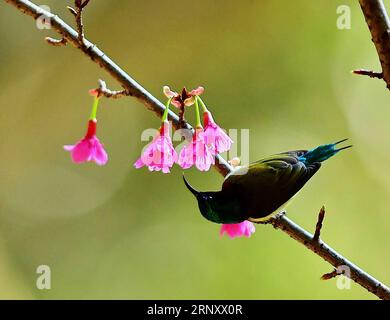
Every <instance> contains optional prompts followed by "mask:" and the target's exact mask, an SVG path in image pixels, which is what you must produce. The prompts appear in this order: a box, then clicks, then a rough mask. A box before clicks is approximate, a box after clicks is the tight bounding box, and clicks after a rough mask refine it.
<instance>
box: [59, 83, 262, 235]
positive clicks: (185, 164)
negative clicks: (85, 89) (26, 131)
mask: <svg viewBox="0 0 390 320" xmlns="http://www.w3.org/2000/svg"><path fill="white" fill-rule="evenodd" d="M89 92H90V94H91V95H92V96H93V97H94V102H93V106H92V111H91V115H90V117H89V120H88V129H87V132H86V134H85V136H84V138H82V139H81V140H80V141H79V142H77V143H76V144H74V145H65V146H64V149H65V150H66V151H69V152H70V154H71V158H72V160H73V162H74V163H83V162H90V161H93V162H95V163H96V164H98V165H99V166H102V165H105V164H106V163H107V161H108V155H107V152H106V151H105V149H104V146H103V144H102V143H101V142H100V140H99V139H98V138H97V136H96V127H97V110H98V105H99V99H100V96H101V94H100V92H99V90H97V89H94V90H90V91H89ZM163 92H164V94H165V96H166V97H167V98H168V101H167V103H166V108H165V111H164V113H163V115H162V118H161V126H160V128H159V130H158V133H157V134H156V136H155V137H154V138H153V140H152V142H151V143H150V144H149V145H148V146H147V147H146V148H145V149H144V150H143V152H142V154H141V156H140V157H139V159H138V160H137V161H135V163H134V167H135V168H137V169H139V168H142V167H144V166H146V167H148V169H149V170H150V171H161V172H163V173H169V172H170V169H171V168H172V167H173V165H174V164H175V163H177V164H178V165H179V166H180V167H181V168H183V169H189V168H191V167H193V166H195V167H196V168H197V169H198V170H200V171H208V170H209V169H210V167H211V165H214V164H215V156H216V155H218V154H220V153H223V152H226V151H228V150H230V148H231V145H232V143H233V141H232V139H231V138H230V137H229V136H228V135H227V134H226V132H225V131H224V130H223V129H221V128H220V127H219V126H218V125H217V124H216V122H215V121H214V119H213V116H212V114H211V112H210V111H209V110H208V108H207V107H206V105H205V103H204V102H203V100H202V99H201V97H200V95H201V94H202V93H203V92H204V88H203V87H198V88H196V89H194V90H191V91H187V89H186V88H184V89H183V90H182V92H181V93H177V92H175V91H172V90H171V89H170V88H169V87H168V86H165V87H164V88H163ZM171 105H173V106H174V107H176V108H178V109H179V115H180V120H181V121H182V122H184V114H185V111H186V108H187V107H191V106H193V107H194V108H195V115H196V125H195V129H194V132H193V134H192V135H190V136H192V138H191V139H189V141H186V144H185V145H184V147H183V148H182V149H181V150H180V152H179V153H177V152H176V150H175V148H174V147H173V143H172V139H171V134H170V133H171V130H172V124H171V122H169V121H168V114H169V109H170V106H171ZM200 108H202V111H203V125H202V122H201V116H200ZM254 231H255V228H254V225H253V224H252V223H251V222H249V221H244V222H242V223H238V224H223V225H222V227H221V231H220V234H221V235H223V234H225V233H226V234H227V235H228V236H230V237H231V238H234V237H241V236H246V237H249V236H250V235H251V234H252V233H253V232H254Z"/></svg>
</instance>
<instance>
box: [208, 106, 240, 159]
mask: <svg viewBox="0 0 390 320" xmlns="http://www.w3.org/2000/svg"><path fill="white" fill-rule="evenodd" d="M203 124H204V133H205V137H206V143H207V145H208V146H209V147H211V148H212V149H213V150H214V151H215V154H218V153H222V152H225V151H228V150H230V148H231V146H232V143H233V140H232V139H231V138H230V137H229V136H228V135H227V134H226V133H225V131H224V130H223V129H221V128H220V127H219V126H218V125H217V124H216V123H215V121H214V119H213V116H212V115H211V112H210V111H208V110H207V111H204V112H203Z"/></svg>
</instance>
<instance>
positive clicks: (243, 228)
mask: <svg viewBox="0 0 390 320" xmlns="http://www.w3.org/2000/svg"><path fill="white" fill-rule="evenodd" d="M255 230H256V229H255V225H254V224H253V223H252V222H250V221H243V222H240V223H233V224H223V225H222V227H221V231H220V235H221V236H222V235H224V234H225V233H226V234H227V235H228V236H229V237H230V238H232V239H233V238H236V237H243V236H245V237H247V238H249V237H250V236H251V234H252V233H254V232H255Z"/></svg>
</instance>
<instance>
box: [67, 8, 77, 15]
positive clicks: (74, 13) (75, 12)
mask: <svg viewBox="0 0 390 320" xmlns="http://www.w3.org/2000/svg"><path fill="white" fill-rule="evenodd" d="M66 8H67V9H68V10H69V12H70V13H71V14H72V15H73V16H75V17H76V16H77V11H76V10H75V9H73V8H72V7H71V6H67V7H66Z"/></svg>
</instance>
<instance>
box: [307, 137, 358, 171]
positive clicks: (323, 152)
mask: <svg viewBox="0 0 390 320" xmlns="http://www.w3.org/2000/svg"><path fill="white" fill-rule="evenodd" d="M346 140H348V139H343V140H340V141H337V142H335V143H330V144H324V145H322V146H319V147H317V148H314V149H312V150H309V151H307V152H306V153H305V154H303V155H302V156H300V157H299V160H300V161H302V162H303V163H305V164H306V165H309V164H312V163H314V162H323V161H325V160H327V159H329V158H330V157H333V156H334V155H335V154H336V153H338V152H339V151H341V150H344V149H348V148H351V147H352V145H349V146H346V147H341V148H337V145H338V144H340V143H342V142H344V141H346Z"/></svg>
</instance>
